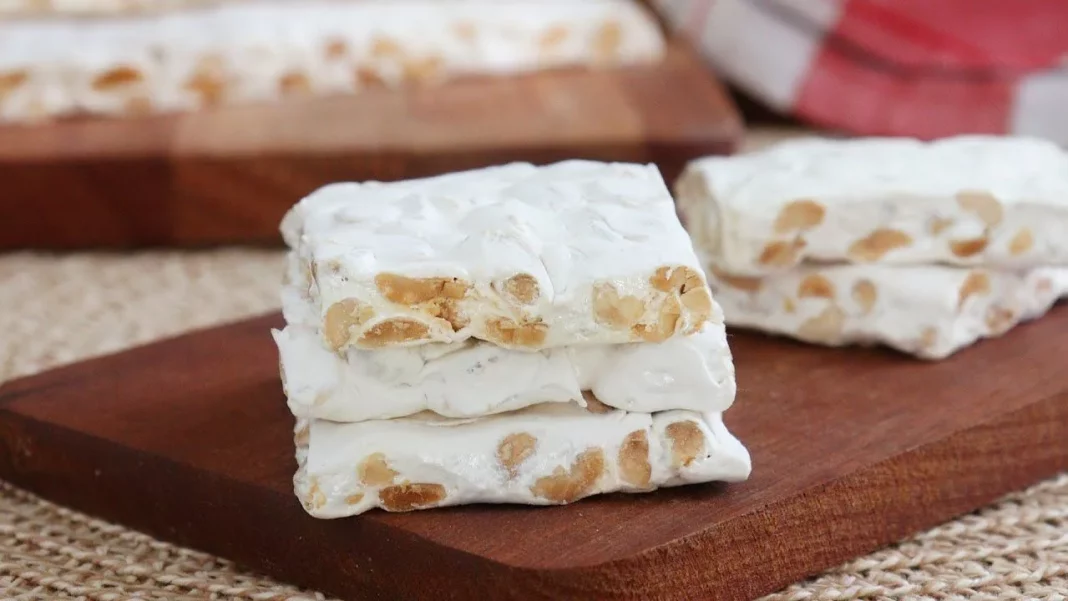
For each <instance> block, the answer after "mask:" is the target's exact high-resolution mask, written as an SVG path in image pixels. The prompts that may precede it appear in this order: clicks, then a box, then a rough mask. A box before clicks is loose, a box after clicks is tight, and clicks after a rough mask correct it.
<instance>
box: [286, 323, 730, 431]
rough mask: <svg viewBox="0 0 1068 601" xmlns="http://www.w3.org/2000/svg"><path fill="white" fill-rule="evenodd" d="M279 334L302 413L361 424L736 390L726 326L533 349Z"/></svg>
mask: <svg viewBox="0 0 1068 601" xmlns="http://www.w3.org/2000/svg"><path fill="white" fill-rule="evenodd" d="M273 335H274V339H275V342H276V344H277V345H278V350H279V356H280V362H281V372H282V382H283V385H284V387H285V391H286V397H287V398H288V401H289V408H290V409H291V410H292V412H293V414H294V415H296V416H297V417H308V418H317V419H326V420H331V421H338V422H354V421H363V420H369V419H389V418H393V417H402V416H407V415H413V414H416V413H420V412H423V411H432V412H434V413H437V414H438V415H442V416H445V417H480V416H485V415H490V414H496V413H502V412H506V411H513V410H516V409H522V408H524V407H528V406H531V405H536V404H539V403H567V402H575V403H578V404H580V405H584V404H585V403H586V401H585V400H584V399H583V392H584V391H589V392H592V393H593V395H594V396H595V397H596V398H597V399H599V400H600V402H602V403H604V404H605V405H609V406H612V407H617V408H620V409H625V410H628V411H639V412H645V413H652V412H655V411H665V410H670V409H687V410H692V411H699V412H712V411H725V410H726V409H727V408H728V407H730V406H731V404H732V403H733V402H734V395H735V378H734V363H733V361H732V359H731V353H730V349H729V348H728V346H727V338H726V333H725V331H724V327H723V325H722V324H718V325H717V324H711V323H710V324H706V325H705V326H704V328H703V329H702V330H701V331H700V332H697V333H695V334H693V335H691V336H678V337H674V338H670V339H668V340H666V341H664V342H660V343H626V344H611V345H579V346H566V347H558V348H553V349H545V350H542V351H535V352H530V351H522V350H512V349H505V348H501V347H499V346H496V345H493V344H490V343H487V342H481V341H477V342H476V341H474V340H470V341H467V342H464V343H454V344H425V345H420V346H416V347H407V348H386V349H377V350H359V349H349V350H348V351H347V352H345V353H343V354H341V355H339V354H337V353H334V352H331V351H329V350H327V349H326V348H325V347H324V346H323V345H322V342H321V340H320V339H319V337H318V336H317V335H316V333H315V331H314V330H312V329H311V328H307V327H302V326H287V327H286V328H285V329H283V330H281V331H277V330H275V331H274V332H273ZM587 396H588V395H587ZM593 402H596V401H593Z"/></svg>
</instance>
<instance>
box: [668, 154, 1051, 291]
mask: <svg viewBox="0 0 1068 601" xmlns="http://www.w3.org/2000/svg"><path fill="white" fill-rule="evenodd" d="M675 192H676V197H677V198H678V201H679V206H680V213H681V215H682V219H683V221H684V222H685V224H686V228H687V230H688V231H689V232H690V233H691V235H692V236H693V238H694V243H695V245H697V246H698V247H699V248H701V250H702V251H704V252H706V253H708V255H709V256H710V257H711V258H713V259H714V260H715V261H716V263H717V264H718V265H719V266H720V267H721V268H722V269H724V270H725V271H727V272H730V273H733V274H736V275H762V274H768V273H779V272H782V271H786V270H788V269H790V268H792V267H793V266H795V265H797V264H799V263H801V262H803V261H806V260H808V261H813V262H849V263H854V264H873V263H876V264H897V265H902V264H924V263H945V264H952V265H961V266H978V265H983V266H990V267H999V268H1004V269H1019V268H1026V267H1038V266H1042V265H1068V235H1065V231H1068V154H1066V153H1065V151H1064V150H1062V149H1060V148H1059V147H1058V146H1056V145H1055V144H1053V143H1051V142H1047V141H1044V140H1039V139H1032V138H1022V137H995V136H974V135H973V136H958V137H954V138H946V139H943V140H939V141H935V142H920V141H916V140H911V139H905V138H868V139H854V140H830V139H819V138H814V139H802V140H796V141H789V142H783V143H781V144H779V145H777V146H773V147H771V148H769V149H767V150H765V151H761V152H755V153H752V154H747V155H739V156H733V157H710V158H704V159H699V160H697V161H694V162H692V163H691V164H690V165H688V167H687V168H686V170H685V172H684V173H683V175H682V176H681V177H680V178H679V180H678V181H677V182H676V185H675Z"/></svg>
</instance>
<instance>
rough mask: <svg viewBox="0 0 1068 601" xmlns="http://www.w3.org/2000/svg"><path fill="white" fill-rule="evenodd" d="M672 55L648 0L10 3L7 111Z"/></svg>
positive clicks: (421, 79) (0, 57) (153, 108)
mask: <svg viewBox="0 0 1068 601" xmlns="http://www.w3.org/2000/svg"><path fill="white" fill-rule="evenodd" d="M42 7H43V8H42ZM663 53H664V39H663V34H662V32H661V30H660V28H659V25H658V23H657V21H656V19H655V17H653V16H652V15H651V14H650V13H649V12H648V10H647V9H645V8H644V7H643V6H642V5H641V4H640V3H639V2H636V1H635V0H583V1H582V2H574V1H570V0H568V1H564V0H533V1H526V2H501V1H500V0H388V1H386V0H52V2H44V3H42V2H39V1H38V0H32V1H30V0H0V121H32V120H40V119H45V118H49V117H56V116H63V115H71V114H80V113H95V114H107V115H126V114H142V113H158V112H170V111H179V110H193V109H201V108H205V107H211V106H215V105H221V104H235V103H248V102H263V101H274V100H279V99H282V98H288V97H295V96H309V95H328V94H344V93H351V92H357V91H361V90H366V89H370V88H382V87H386V88H397V87H400V86H403V85H406V84H410V83H428V82H436V81H441V80H444V79H448V78H450V77H452V76H457V75H464V74H483V75H494V76H499V75H513V74H517V73H521V72H528V71H533V70H539V69H546V68H555V67H567V66H574V67H600V66H616V65H631V64H637V63H648V62H653V61H656V60H659V59H660V58H661V57H662V56H663Z"/></svg>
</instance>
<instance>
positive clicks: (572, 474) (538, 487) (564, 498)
mask: <svg viewBox="0 0 1068 601" xmlns="http://www.w3.org/2000/svg"><path fill="white" fill-rule="evenodd" d="M602 473H604V451H603V450H601V449H598V448H590V449H586V450H585V451H583V452H582V453H581V454H580V455H579V456H578V457H576V458H575V462H574V463H572V464H571V467H570V468H569V469H566V470H565V469H564V468H563V467H560V466H557V467H556V469H554V470H553V473H552V475H549V476H542V477H541V478H538V479H537V480H536V481H535V482H534V486H531V487H530V492H531V493H533V494H534V495H535V496H538V497H541V498H543V499H547V500H549V501H553V502H555V503H571V502H572V501H577V500H578V499H581V498H582V497H585V496H588V495H590V494H592V493H593V492H594V488H595V487H596V485H597V480H599V479H600V478H601V474H602Z"/></svg>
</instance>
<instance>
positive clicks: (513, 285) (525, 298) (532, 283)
mask: <svg viewBox="0 0 1068 601" xmlns="http://www.w3.org/2000/svg"><path fill="white" fill-rule="evenodd" d="M504 294H505V297H506V298H507V299H508V300H510V301H511V302H513V303H515V304H517V305H532V304H534V302H535V301H537V300H538V298H540V297H541V289H540V288H539V287H538V280H537V279H535V278H534V276H532V275H530V274H529V273H519V274H516V275H514V276H512V277H510V278H508V279H507V280H505V281H504Z"/></svg>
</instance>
